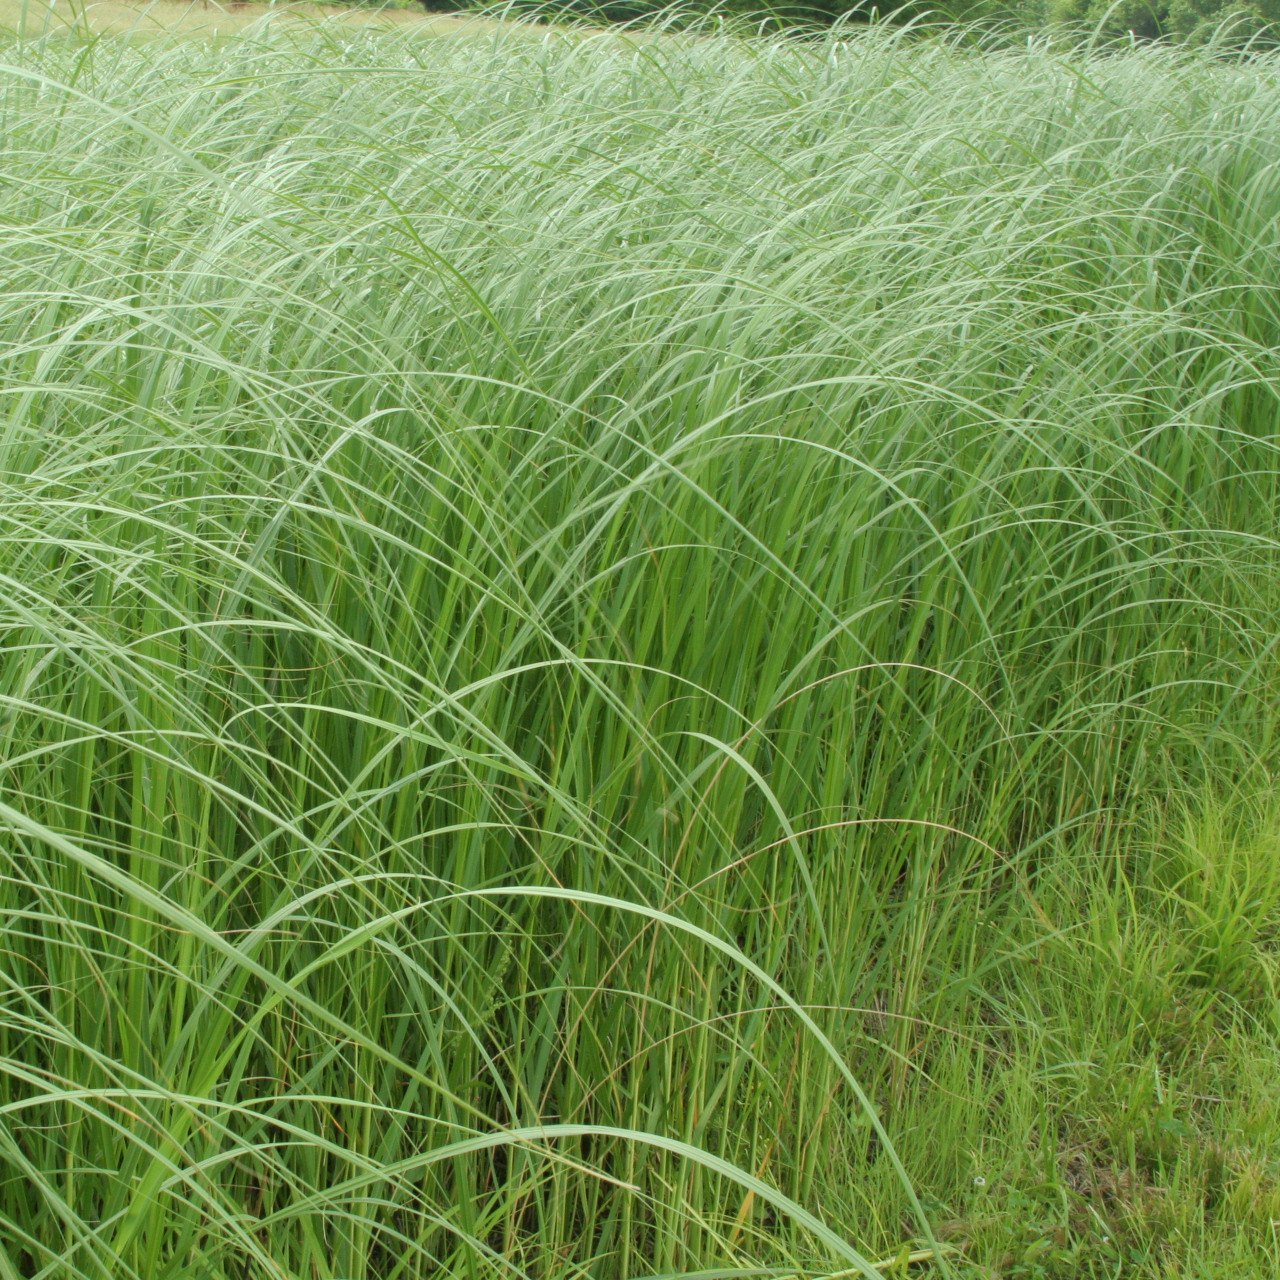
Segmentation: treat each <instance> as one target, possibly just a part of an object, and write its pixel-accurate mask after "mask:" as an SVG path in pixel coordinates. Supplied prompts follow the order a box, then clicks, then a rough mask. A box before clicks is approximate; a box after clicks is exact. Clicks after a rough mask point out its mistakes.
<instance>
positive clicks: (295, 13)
mask: <svg viewBox="0 0 1280 1280" xmlns="http://www.w3.org/2000/svg"><path fill="white" fill-rule="evenodd" d="M318 24H324V25H327V26H328V27H329V28H331V29H332V30H334V31H342V30H343V29H344V28H348V27H353V28H356V29H358V30H375V31H381V30H386V29H391V30H395V29H404V30H407V31H412V33H413V34H414V35H417V36H423V35H432V36H451V35H459V34H471V33H474V32H476V31H482V30H487V29H489V28H490V27H491V26H492V25H493V24H492V23H491V22H490V21H488V20H487V19H483V18H475V17H463V16H458V15H452V14H444V13H432V14H426V13H423V12H422V11H421V10H419V9H416V8H415V9H404V8H400V9H394V8H383V9H372V8H363V7H356V6H352V5H320V4H305V3H287V4H259V3H249V2H248V0H244V2H238V0H228V3H225V4H224V3H219V0H149V2H146V3H144V2H143V0H136V2H134V0H86V2H85V3H81V0H70V2H69V0H52V2H51V3H46V0H2V2H0V29H3V30H5V31H8V32H11V33H13V34H18V35H22V36H24V37H26V38H28V39H32V38H36V39H49V38H51V37H53V38H57V37H62V38H68V37H69V38H71V39H73V40H76V41H83V40H85V39H92V38H93V37H95V36H102V35H116V36H128V37H130V38H131V39H133V40H163V39H164V38H166V37H171V36H179V37H182V38H186V39H190V38H192V37H197V36H198V37H204V38H206V39H216V40H225V39H227V38H228V37H234V36H239V35H243V34H245V33H247V32H248V33H253V34H254V35H258V36H266V35H267V34H268V33H271V35H272V36H274V38H275V39H277V40H279V39H280V38H281V37H282V36H284V35H287V34H294V33H295V30H296V28H298V27H301V28H302V30H303V33H304V35H310V33H311V30H312V29H313V28H314V27H316V26H317V25H318Z"/></svg>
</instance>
